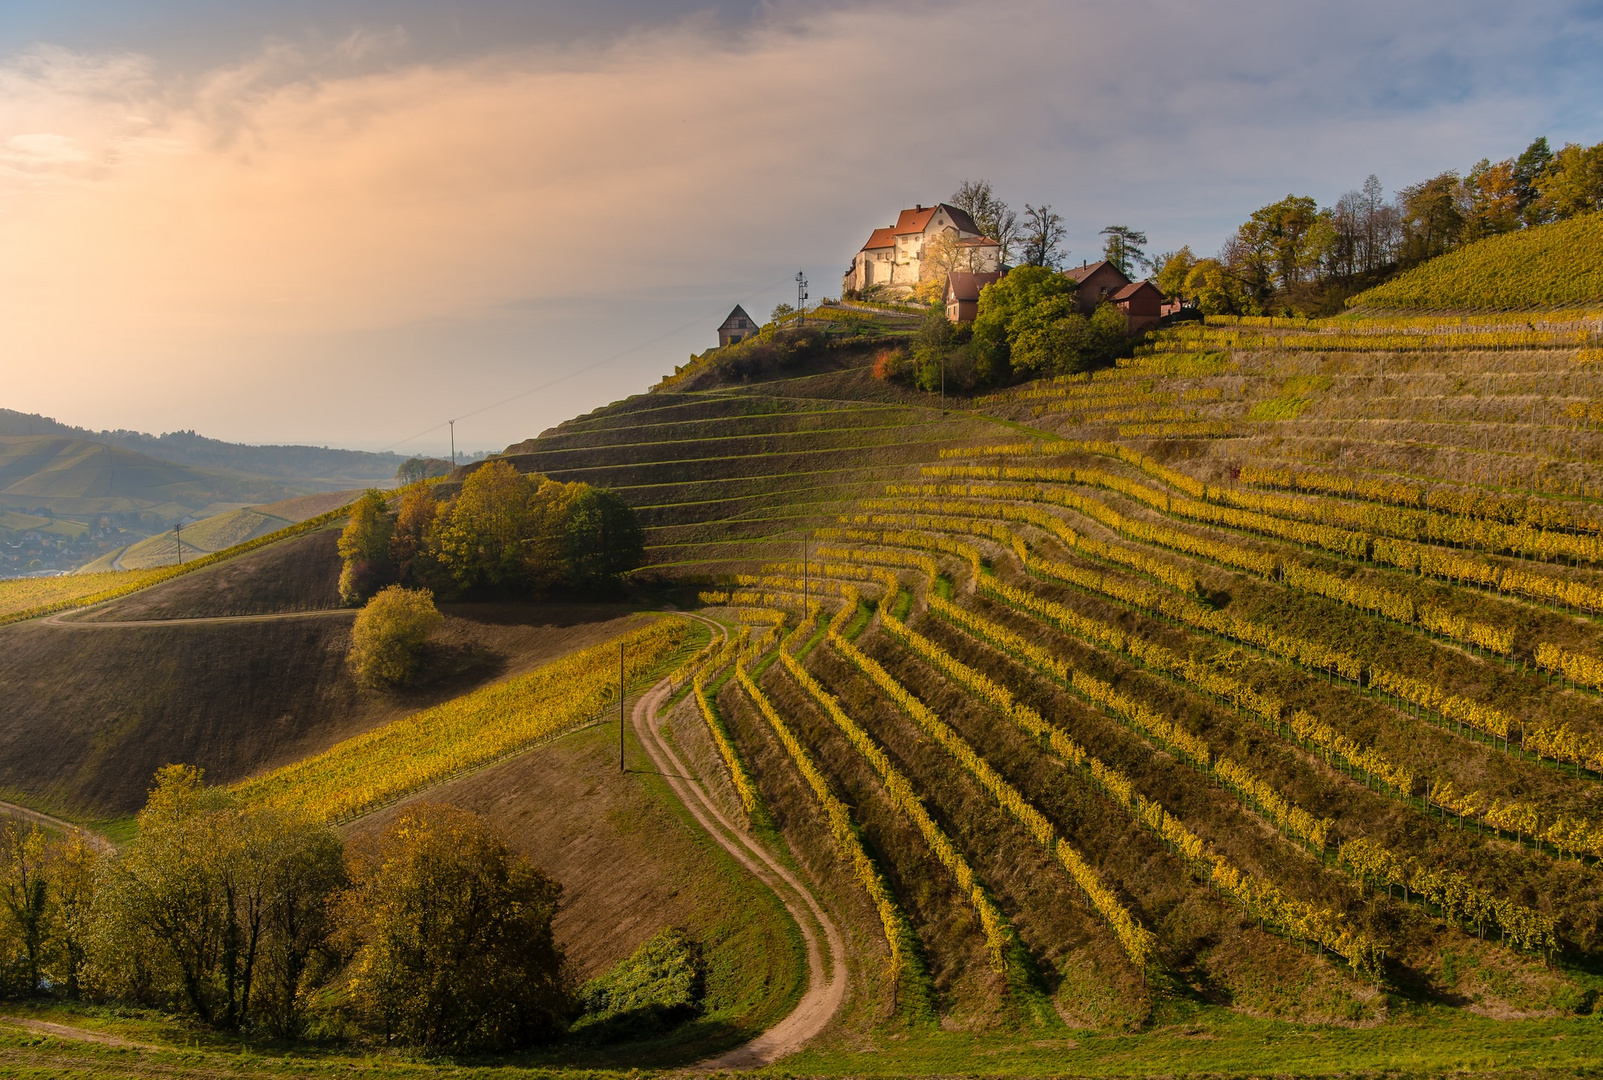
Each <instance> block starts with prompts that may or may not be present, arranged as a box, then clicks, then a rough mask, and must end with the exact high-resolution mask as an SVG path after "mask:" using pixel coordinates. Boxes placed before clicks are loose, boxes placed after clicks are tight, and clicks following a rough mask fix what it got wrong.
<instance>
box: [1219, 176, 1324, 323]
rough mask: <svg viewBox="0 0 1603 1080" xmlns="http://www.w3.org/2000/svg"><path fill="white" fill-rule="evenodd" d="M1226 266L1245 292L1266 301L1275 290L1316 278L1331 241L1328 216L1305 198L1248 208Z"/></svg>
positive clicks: (1290, 197)
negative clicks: (1239, 279) (1249, 211)
mask: <svg viewBox="0 0 1603 1080" xmlns="http://www.w3.org/2000/svg"><path fill="white" fill-rule="evenodd" d="M1234 240H1235V242H1234V246H1232V247H1230V248H1228V249H1227V250H1228V252H1229V254H1228V255H1227V258H1226V260H1225V261H1226V262H1227V263H1230V264H1231V266H1232V269H1234V270H1237V272H1238V273H1239V274H1240V276H1241V277H1242V279H1243V280H1244V281H1245V282H1246V283H1248V286H1249V288H1250V289H1251V290H1252V291H1253V292H1254V293H1255V294H1256V295H1257V296H1258V297H1259V298H1260V299H1267V298H1268V296H1269V294H1270V293H1271V292H1273V291H1274V290H1275V289H1276V288H1280V289H1293V288H1296V287H1297V286H1298V285H1301V284H1303V283H1305V282H1307V281H1309V280H1312V279H1313V277H1314V276H1315V275H1316V274H1317V271H1318V268H1319V267H1320V266H1321V264H1322V263H1323V262H1324V259H1325V256H1326V254H1327V253H1328V251H1329V250H1330V248H1331V246H1332V244H1333V242H1334V240H1335V230H1334V227H1333V226H1332V224H1331V221H1330V215H1329V212H1328V211H1326V212H1321V211H1320V209H1319V204H1318V203H1316V202H1315V201H1314V200H1313V199H1311V198H1309V197H1308V196H1306V195H1287V196H1286V197H1285V198H1284V199H1281V200H1280V201H1279V202H1275V203H1270V204H1269V205H1268V206H1264V207H1261V208H1259V209H1257V210H1254V211H1253V213H1252V216H1251V217H1250V218H1248V219H1247V221H1246V222H1245V223H1243V224H1242V226H1241V227H1240V228H1239V229H1237V230H1236V236H1235V238H1234Z"/></svg>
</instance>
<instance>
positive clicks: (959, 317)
mask: <svg viewBox="0 0 1603 1080" xmlns="http://www.w3.org/2000/svg"><path fill="white" fill-rule="evenodd" d="M1001 280H1002V271H1000V270H992V271H990V272H989V273H984V274H970V273H968V272H967V271H964V270H954V271H952V273H951V275H950V276H948V277H947V279H946V317H947V318H948V319H951V320H952V321H953V322H955V323H962V322H973V321H974V316H976V315H978V314H979V311H980V290H981V289H983V288H985V286H987V285H989V284H990V283H991V282H993V281H1001Z"/></svg>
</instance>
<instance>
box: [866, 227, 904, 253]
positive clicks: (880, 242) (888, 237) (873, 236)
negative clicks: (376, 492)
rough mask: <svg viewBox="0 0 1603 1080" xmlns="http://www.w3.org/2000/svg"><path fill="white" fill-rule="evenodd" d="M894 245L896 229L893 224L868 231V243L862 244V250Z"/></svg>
mask: <svg viewBox="0 0 1603 1080" xmlns="http://www.w3.org/2000/svg"><path fill="white" fill-rule="evenodd" d="M894 246H896V229H895V227H894V226H887V227H885V228H883V229H875V230H874V231H873V232H871V233H869V234H868V243H866V244H864V245H863V247H862V250H864V251H868V250H870V249H871V248H888V247H894Z"/></svg>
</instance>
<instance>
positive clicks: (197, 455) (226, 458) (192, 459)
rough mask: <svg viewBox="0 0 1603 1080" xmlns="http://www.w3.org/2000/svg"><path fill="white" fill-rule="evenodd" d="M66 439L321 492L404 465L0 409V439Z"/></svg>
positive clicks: (368, 456)
mask: <svg viewBox="0 0 1603 1080" xmlns="http://www.w3.org/2000/svg"><path fill="white" fill-rule="evenodd" d="M38 435H64V436H67V437H69V438H76V439H87V440H89V441H92V442H98V443H105V444H106V445H109V446H116V447H121V448H122V449H124V450H133V451H136V452H138V453H141V454H148V455H150V456H151V457H155V458H160V459H162V460H163V461H170V462H173V463H174V464H178V465H193V466H196V467H198V468H202V469H227V470H230V471H233V472H240V473H251V474H253V475H256V476H266V477H271V478H273V479H275V480H289V481H297V482H301V483H311V484H316V485H318V486H320V487H324V488H346V487H353V486H365V485H368V484H372V483H374V482H378V481H388V480H392V479H393V478H394V477H395V470H396V469H398V468H399V467H400V465H401V462H402V461H404V460H406V459H405V458H403V457H401V456H400V455H399V454H375V453H369V452H367V451H365V450H331V449H329V448H328V447H326V446H250V445H246V444H244V443H231V442H223V441H222V440H220V439H208V438H206V437H205V436H204V435H197V434H195V433H194V432H193V431H169V432H167V433H166V434H164V435H150V434H147V433H145V432H141V431H124V430H118V431H91V430H90V429H88V428H81V427H73V426H71V425H69V424H63V423H61V422H60V421H58V420H53V419H51V418H50V417H48V416H40V415H38V414H36V413H20V412H16V411H15V410H12V409H0V437H7V436H10V437H18V436H38Z"/></svg>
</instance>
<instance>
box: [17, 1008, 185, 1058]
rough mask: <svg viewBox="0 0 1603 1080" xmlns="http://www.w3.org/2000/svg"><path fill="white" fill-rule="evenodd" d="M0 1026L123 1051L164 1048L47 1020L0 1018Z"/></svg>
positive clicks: (19, 1017)
mask: <svg viewBox="0 0 1603 1080" xmlns="http://www.w3.org/2000/svg"><path fill="white" fill-rule="evenodd" d="M0 1024H13V1025H15V1026H17V1027H19V1028H24V1029H26V1030H28V1031H36V1032H38V1033H39V1034H40V1035H54V1036H55V1037H56V1038H58V1039H72V1040H73V1041H74V1042H90V1043H99V1044H100V1045H102V1046H117V1047H121V1048H122V1049H125V1050H161V1049H164V1047H160V1046H156V1045H153V1044H152V1043H142V1042H134V1041H133V1040H131V1039H124V1038H122V1037H121V1036H120V1035H107V1034H106V1033H105V1032H103V1031H89V1030H88V1029H86V1028H78V1027H71V1026H70V1025H67V1024H52V1023H51V1022H50V1021H48V1020H31V1019H29V1018H27V1017H25V1016H0Z"/></svg>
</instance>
